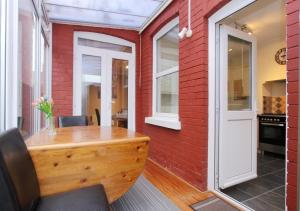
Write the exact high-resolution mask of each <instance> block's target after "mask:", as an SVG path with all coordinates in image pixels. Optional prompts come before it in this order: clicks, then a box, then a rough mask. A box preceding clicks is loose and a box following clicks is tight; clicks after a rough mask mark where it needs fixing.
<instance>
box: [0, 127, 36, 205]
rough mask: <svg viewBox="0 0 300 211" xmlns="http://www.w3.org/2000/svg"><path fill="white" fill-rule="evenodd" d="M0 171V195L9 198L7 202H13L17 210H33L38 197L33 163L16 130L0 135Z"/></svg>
mask: <svg viewBox="0 0 300 211" xmlns="http://www.w3.org/2000/svg"><path fill="white" fill-rule="evenodd" d="M0 171H1V174H0V175H1V176H2V178H1V180H2V182H1V183H2V184H1V188H0V191H3V192H2V193H1V194H0V195H5V197H6V198H9V200H8V201H9V202H10V201H13V202H14V207H15V208H16V207H17V210H22V211H29V210H32V209H34V208H35V207H36V205H37V203H38V200H39V197H40V189H39V184H38V180H37V175H36V172H35V169H34V165H33V162H32V160H31V157H30V155H29V153H28V151H27V147H26V145H25V142H24V140H23V138H22V136H21V134H20V132H19V130H18V129H11V130H9V131H7V132H4V133H3V134H1V135H0ZM2 185H3V186H2ZM4 192H6V193H4ZM8 193H9V195H8ZM2 206H3V205H2V203H1V208H2ZM0 210H5V209H0Z"/></svg>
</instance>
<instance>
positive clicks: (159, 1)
mask: <svg viewBox="0 0 300 211" xmlns="http://www.w3.org/2000/svg"><path fill="white" fill-rule="evenodd" d="M44 2H45V7H46V10H47V13H48V17H49V19H50V21H52V22H70V23H78V24H91V25H93V24H94V25H106V26H112V27H120V28H130V29H140V28H141V27H142V26H143V25H144V24H145V23H146V22H147V21H148V20H149V19H150V18H151V17H152V15H153V14H154V13H155V12H156V11H157V10H159V8H160V7H162V6H163V5H164V4H165V2H166V0H45V1H44Z"/></svg>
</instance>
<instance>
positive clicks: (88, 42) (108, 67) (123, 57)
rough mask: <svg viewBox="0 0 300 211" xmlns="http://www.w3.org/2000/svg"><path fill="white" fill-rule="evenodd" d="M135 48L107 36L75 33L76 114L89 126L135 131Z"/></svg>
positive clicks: (123, 41)
mask: <svg viewBox="0 0 300 211" xmlns="http://www.w3.org/2000/svg"><path fill="white" fill-rule="evenodd" d="M134 58H135V45H134V44H133V43H130V42H128V41H125V40H122V39H119V38H116V37H111V36H108V35H103V34H97V33H90V32H75V33H74V79H73V87H74V89H73V96H74V97H73V99H74V100H73V114H74V115H86V116H88V119H89V124H90V125H101V126H116V127H124V128H128V129H131V130H135V60H134Z"/></svg>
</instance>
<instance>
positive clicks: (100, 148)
mask: <svg viewBox="0 0 300 211" xmlns="http://www.w3.org/2000/svg"><path fill="white" fill-rule="evenodd" d="M149 140H150V139H149V137H147V136H144V135H142V134H139V133H136V132H133V131H129V130H126V129H124V128H117V127H96V126H88V127H68V128H58V129H57V134H56V135H55V136H49V135H48V134H47V131H46V130H45V131H41V132H39V133H37V134H35V135H33V136H32V137H31V138H29V139H28V140H26V145H27V147H28V150H29V152H30V155H31V157H32V160H33V163H34V166H35V169H36V172H37V176H38V180H39V183H40V189H41V195H42V196H45V195H51V194H54V193H59V192H65V191H69V190H74V189H77V188H81V187H87V186H92V185H95V184H100V183H101V184H103V185H104V187H105V191H106V194H107V197H108V200H109V202H113V201H115V200H116V199H118V198H119V197H121V196H122V195H123V194H124V193H125V192H127V191H128V189H129V188H130V187H131V186H132V185H133V184H134V182H135V181H136V179H137V178H138V176H139V175H140V174H141V173H142V171H143V169H144V165H145V162H146V159H147V155H148V142H149Z"/></svg>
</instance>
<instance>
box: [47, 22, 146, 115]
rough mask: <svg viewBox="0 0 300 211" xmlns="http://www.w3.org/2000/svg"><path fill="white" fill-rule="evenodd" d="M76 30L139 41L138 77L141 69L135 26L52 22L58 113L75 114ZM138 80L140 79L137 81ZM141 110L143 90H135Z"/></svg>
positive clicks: (54, 89) (55, 92)
mask: <svg viewBox="0 0 300 211" xmlns="http://www.w3.org/2000/svg"><path fill="white" fill-rule="evenodd" d="M74 31H89V32H97V33H102V34H107V35H111V36H115V37H119V38H122V39H125V40H128V41H130V42H133V43H135V44H136V55H137V56H136V78H137V80H138V79H139V73H140V71H139V70H140V58H139V54H140V47H139V46H140V37H139V34H138V32H136V31H132V30H122V29H109V28H99V27H85V26H75V25H64V24H53V39H52V42H53V47H52V49H53V53H52V96H53V100H54V103H55V115H56V116H57V115H72V112H73V35H74ZM136 84H137V85H138V84H139V83H138V81H137V83H136ZM136 96H137V97H136V98H137V107H136V111H137V112H140V110H139V108H140V106H139V105H140V93H139V90H138V89H137V91H136Z"/></svg>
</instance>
